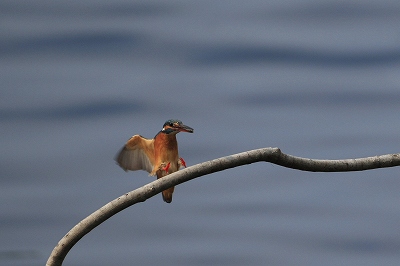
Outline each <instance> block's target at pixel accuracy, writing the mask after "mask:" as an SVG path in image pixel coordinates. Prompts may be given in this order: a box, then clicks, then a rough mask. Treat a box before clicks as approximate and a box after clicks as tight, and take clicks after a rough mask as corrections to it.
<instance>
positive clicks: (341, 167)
mask: <svg viewBox="0 0 400 266" xmlns="http://www.w3.org/2000/svg"><path fill="white" fill-rule="evenodd" d="M261 161H264V162H270V163H273V164H277V165H281V166H283V167H287V168H292V169H297V170H302V171H311V172H348V171H363V170H369V169H377V168H384V167H394V166H399V165H400V153H397V154H387V155H380V156H374V157H366V158H357V159H345V160H315V159H308V158H301V157H296V156H292V155H288V154H284V153H282V152H281V150H280V149H278V148H263V149H257V150H251V151H246V152H242V153H238V154H234V155H229V156H226V157H221V158H218V159H215V160H212V161H207V162H203V163H200V164H197V165H193V166H191V167H188V168H185V169H183V170H180V171H178V172H175V173H172V174H170V175H168V176H166V177H163V178H161V179H158V180H156V181H153V182H151V183H149V184H147V185H145V186H143V187H140V188H138V189H135V190H133V191H131V192H128V193H126V194H124V195H122V196H120V197H118V198H117V199H115V200H113V201H111V202H109V203H107V204H106V205H104V206H103V207H101V208H100V209H98V210H97V211H95V212H93V213H92V214H91V215H89V216H88V217H86V218H85V219H83V220H82V221H80V222H79V223H78V224H77V225H75V226H74V227H73V228H72V229H71V230H70V231H69V232H68V233H67V234H66V235H65V236H64V237H63V238H62V239H61V240H60V241H59V242H58V244H57V245H56V246H55V248H54V249H53V251H52V253H51V254H50V257H49V259H48V261H47V263H46V265H47V266H56V265H57V266H58V265H62V263H63V261H64V259H65V256H66V255H67V254H68V252H69V251H70V250H71V248H72V247H73V246H74V245H75V244H76V243H77V242H78V241H79V240H80V239H81V238H82V237H83V236H85V235H86V234H87V233H89V232H90V231H91V230H92V229H94V228H95V227H96V226H98V225H100V224H101V223H102V222H104V221H105V220H107V219H108V218H110V217H111V216H113V215H115V214H117V213H118V212H120V211H122V210H124V209H125V208H127V207H129V206H131V205H133V204H136V203H138V202H143V201H145V200H147V199H148V198H151V197H153V196H154V195H156V194H158V193H160V192H161V191H163V190H165V189H167V188H169V187H172V186H176V185H178V184H181V183H183V182H186V181H189V180H191V179H194V178H197V177H200V176H203V175H207V174H210V173H214V172H218V171H222V170H225V169H229V168H233V167H238V166H241V165H245V164H251V163H255V162H261Z"/></svg>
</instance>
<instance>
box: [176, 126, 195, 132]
mask: <svg viewBox="0 0 400 266" xmlns="http://www.w3.org/2000/svg"><path fill="white" fill-rule="evenodd" d="M174 129H176V130H178V131H179V132H188V133H193V131H194V130H193V128H191V127H189V126H186V125H183V124H181V125H177V126H175V127H174Z"/></svg>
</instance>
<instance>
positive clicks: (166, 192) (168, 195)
mask: <svg viewBox="0 0 400 266" xmlns="http://www.w3.org/2000/svg"><path fill="white" fill-rule="evenodd" d="M174 188H175V187H171V188H169V189H166V190H164V191H163V192H162V198H163V200H164V201H165V202H166V203H171V201H172V193H174Z"/></svg>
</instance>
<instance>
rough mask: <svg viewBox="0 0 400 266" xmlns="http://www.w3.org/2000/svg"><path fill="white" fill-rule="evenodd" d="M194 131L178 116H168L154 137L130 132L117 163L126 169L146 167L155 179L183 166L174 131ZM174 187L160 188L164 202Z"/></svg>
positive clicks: (169, 201) (167, 200)
mask: <svg viewBox="0 0 400 266" xmlns="http://www.w3.org/2000/svg"><path fill="white" fill-rule="evenodd" d="M179 132H187V133H193V132H194V130H193V128H191V127H189V126H186V125H184V124H183V123H182V121H180V120H177V119H169V120H167V121H166V122H165V123H164V125H163V127H162V129H161V130H160V131H159V132H158V133H157V134H156V136H155V137H154V138H153V139H147V138H144V137H142V136H141V135H134V136H132V137H131V138H130V139H129V140H128V141H127V142H126V144H125V145H124V146H123V147H122V149H121V150H120V151H119V152H118V154H117V156H116V157H115V161H116V162H117V164H118V165H119V166H120V167H121V168H122V169H123V170H125V171H128V170H131V171H135V170H145V171H147V172H148V173H149V175H150V176H157V179H159V178H162V177H164V176H166V175H168V174H171V173H173V172H176V171H178V170H179V169H180V168H181V167H186V162H185V160H184V159H183V158H181V157H179V153H178V142H177V140H176V134H178V133H179ZM173 192H174V187H171V188H169V189H166V190H164V191H163V192H162V198H163V200H164V201H165V202H166V203H171V202H172V193H173Z"/></svg>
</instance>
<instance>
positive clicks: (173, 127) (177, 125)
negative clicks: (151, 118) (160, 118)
mask: <svg viewBox="0 0 400 266" xmlns="http://www.w3.org/2000/svg"><path fill="white" fill-rule="evenodd" d="M161 132H163V133H166V134H170V133H174V134H177V133H179V132H188V133H193V128H191V127H188V126H186V125H184V124H183V123H182V121H180V120H176V119H170V120H167V121H166V122H165V123H164V125H163V129H162V130H161Z"/></svg>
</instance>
